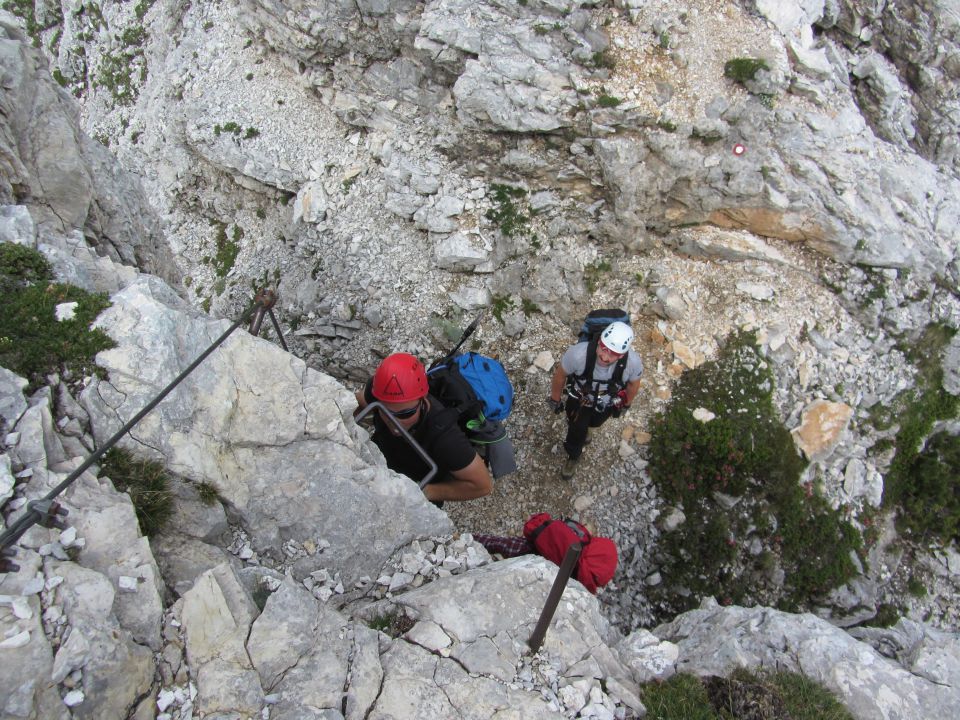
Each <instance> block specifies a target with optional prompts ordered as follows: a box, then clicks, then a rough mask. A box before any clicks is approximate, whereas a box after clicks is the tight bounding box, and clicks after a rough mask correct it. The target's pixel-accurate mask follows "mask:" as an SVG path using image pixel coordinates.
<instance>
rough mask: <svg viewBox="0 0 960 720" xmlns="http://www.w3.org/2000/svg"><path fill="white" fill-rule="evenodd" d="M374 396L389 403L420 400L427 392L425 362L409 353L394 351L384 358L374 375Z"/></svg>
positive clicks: (372, 390)
mask: <svg viewBox="0 0 960 720" xmlns="http://www.w3.org/2000/svg"><path fill="white" fill-rule="evenodd" d="M370 391H371V392H372V393H373V396H374V397H375V398H376V399H377V400H379V401H381V402H388V403H402V402H408V401H410V400H419V399H420V398H422V397H423V396H424V395H426V394H427V392H428V388H427V373H426V372H425V371H424V369H423V364H422V363H421V362H420V361H419V360H417V359H416V358H415V357H414V356H413V355H410V354H408V353H394V354H393V355H388V356H387V357H386V358H384V360H383V362H382V363H380V367H378V368H377V372H376V373H374V375H373V387H372V388H371V389H370Z"/></svg>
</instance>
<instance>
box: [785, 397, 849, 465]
mask: <svg viewBox="0 0 960 720" xmlns="http://www.w3.org/2000/svg"><path fill="white" fill-rule="evenodd" d="M852 416H853V408H851V407H850V406H849V405H847V404H846V403H838V402H829V401H827V400H814V401H813V402H812V403H810V404H809V405H808V406H807V407H806V408H805V409H804V411H803V414H802V415H801V419H800V426H799V427H797V428H795V429H794V430H792V431H791V432H792V434H793V440H794V442H795V443H796V444H797V447H798V448H799V449H800V450H801V451H802V452H803V454H804V455H806V456H807V459H808V460H810V461H811V462H816V461H818V460H823V459H825V458H827V457H829V456H830V453H832V452H833V450H834V448H836V447H837V445H838V444H839V443H840V439H841V437H842V436H843V433H844V431H845V430H846V429H847V425H848V424H849V423H850V418H851V417H852Z"/></svg>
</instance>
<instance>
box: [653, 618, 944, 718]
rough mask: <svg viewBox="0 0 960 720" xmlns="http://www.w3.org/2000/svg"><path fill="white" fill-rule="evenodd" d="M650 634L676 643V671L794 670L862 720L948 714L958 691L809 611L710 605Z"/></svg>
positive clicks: (728, 672)
mask: <svg viewBox="0 0 960 720" xmlns="http://www.w3.org/2000/svg"><path fill="white" fill-rule="evenodd" d="M653 634H654V635H656V636H657V637H658V638H660V639H661V640H669V641H670V642H672V643H675V644H676V645H678V646H679V648H680V657H679V659H678V661H677V665H676V667H677V671H678V672H690V673H693V674H696V675H700V676H705V675H721V676H727V675H729V674H730V673H731V672H732V671H733V670H734V669H736V668H737V667H746V668H755V667H760V666H763V667H777V668H781V669H785V670H788V671H791V672H798V673H801V674H802V675H805V676H806V677H808V678H810V679H811V680H814V681H815V682H817V683H819V684H821V685H823V686H824V687H826V688H827V689H829V690H831V691H832V692H833V693H834V694H836V695H837V696H838V697H839V699H840V701H841V702H842V703H843V704H844V706H845V707H846V708H847V709H848V710H849V711H850V712H851V714H852V715H853V716H854V717H856V718H863V720H867V718H877V717H889V718H894V717H902V718H929V720H934V719H935V718H943V717H950V716H952V714H953V711H952V710H950V708H951V707H953V708H955V707H956V706H957V702H958V700H960V697H958V696H960V688H956V687H949V686H944V685H939V684H937V683H933V682H930V681H928V680H926V679H924V678H921V677H919V676H917V675H915V674H913V673H911V672H908V671H907V670H904V669H903V668H902V667H900V666H899V665H898V664H896V663H894V662H891V661H890V660H888V659H886V658H884V657H883V656H882V655H880V654H879V653H878V652H877V651H876V650H874V649H873V648H872V647H870V646H869V645H867V644H866V643H863V642H860V641H858V640H856V639H854V638H853V637H851V636H850V635H848V634H847V633H845V632H844V631H843V630H840V629H839V628H837V627H834V626H833V625H831V624H830V623H828V622H826V621H825V620H821V619H819V618H817V617H814V616H813V615H809V614H804V615H791V614H788V613H783V612H780V611H777V610H771V609H769V608H749V609H748V608H740V607H727V608H720V607H717V606H715V605H714V606H713V607H705V608H702V609H700V610H693V611H691V612H687V613H684V614H683V615H680V616H679V617H677V618H676V619H675V620H673V621H672V622H670V623H667V624H665V625H660V626H659V627H657V628H655V629H654V630H653ZM784 648H788V649H789V652H788V653H785V652H784Z"/></svg>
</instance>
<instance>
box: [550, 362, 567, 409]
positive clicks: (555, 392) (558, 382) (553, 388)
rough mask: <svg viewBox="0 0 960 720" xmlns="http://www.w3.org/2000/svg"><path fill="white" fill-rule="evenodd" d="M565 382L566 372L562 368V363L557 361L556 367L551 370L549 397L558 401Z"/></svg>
mask: <svg viewBox="0 0 960 720" xmlns="http://www.w3.org/2000/svg"><path fill="white" fill-rule="evenodd" d="M566 382H567V372H566V370H564V369H563V365H561V364H560V363H557V367H556V369H555V370H554V371H553V377H552V378H551V379H550V399H551V400H555V401H556V402H560V398H561V396H562V393H563V386H564V385H565V384H566Z"/></svg>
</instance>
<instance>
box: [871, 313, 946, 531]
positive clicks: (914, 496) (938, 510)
mask: <svg viewBox="0 0 960 720" xmlns="http://www.w3.org/2000/svg"><path fill="white" fill-rule="evenodd" d="M955 334H956V330H955V329H953V328H950V327H948V326H946V325H943V324H937V323H934V324H931V325H929V326H928V327H927V328H926V329H925V330H924V332H923V334H922V335H921V336H920V337H919V338H918V339H917V340H916V341H915V342H912V343H909V344H908V345H906V346H905V347H904V348H903V349H904V352H905V354H906V355H907V358H908V359H909V360H910V361H911V362H912V363H913V364H914V366H915V367H916V368H917V381H916V388H915V389H914V390H912V391H910V392H908V393H905V394H904V395H902V396H901V397H900V398H898V400H897V402H896V403H895V404H894V405H895V407H893V408H891V409H890V410H889V417H890V419H896V420H897V421H898V422H899V424H900V428H899V430H898V431H897V435H896V453H895V455H894V457H893V461H892V462H891V463H890V468H889V470H888V471H887V476H886V478H885V482H884V504H885V505H886V506H887V507H893V506H896V507H898V513H897V527H898V529H900V530H901V532H904V533H906V534H913V535H917V536H919V539H929V538H934V537H938V538H940V539H941V540H943V541H944V542H949V541H950V539H951V538H956V537H958V532H960V499H958V498H957V496H956V493H954V492H953V491H952V490H951V489H950V484H951V483H950V477H951V474H952V477H953V478H956V477H957V472H958V468H960V456H958V451H957V449H956V447H957V440H956V439H955V438H954V439H951V438H950V437H948V436H942V434H941V436H935V437H933V438H930V439H929V440H928V441H927V442H926V447H925V449H924V450H923V451H922V452H921V447H922V446H923V445H924V441H925V440H926V439H927V438H928V436H929V435H930V432H931V431H932V430H933V426H934V423H936V422H937V421H938V420H950V419H952V418H955V417H957V415H958V413H960V398H958V397H956V396H954V395H950V394H949V393H948V392H947V391H946V390H944V389H943V367H942V365H941V362H942V361H941V358H942V356H943V351H944V349H945V348H946V346H947V345H948V344H949V343H950V341H951V339H952V338H953V336H954V335H955ZM878 419H881V418H880V411H878Z"/></svg>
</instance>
